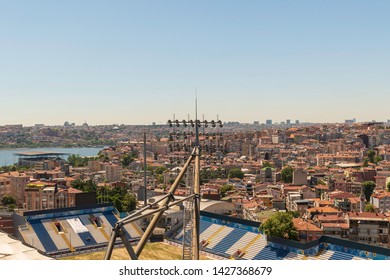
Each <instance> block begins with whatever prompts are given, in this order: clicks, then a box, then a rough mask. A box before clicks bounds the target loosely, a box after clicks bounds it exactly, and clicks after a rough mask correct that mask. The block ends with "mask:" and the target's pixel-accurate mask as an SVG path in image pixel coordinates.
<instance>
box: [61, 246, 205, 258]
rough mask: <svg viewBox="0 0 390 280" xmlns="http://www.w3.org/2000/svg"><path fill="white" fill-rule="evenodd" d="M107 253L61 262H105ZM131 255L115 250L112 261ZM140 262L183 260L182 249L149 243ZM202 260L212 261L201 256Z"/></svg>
mask: <svg viewBox="0 0 390 280" xmlns="http://www.w3.org/2000/svg"><path fill="white" fill-rule="evenodd" d="M134 248H135V247H134ZM105 253H106V251H100V252H93V253H88V254H81V255H76V256H71V257H65V258H61V259H60V260H103V258H104V255H105ZM129 259H130V257H129V254H128V253H127V250H126V249H125V248H115V249H114V251H113V252H112V256H111V260H129ZM139 259H140V260H181V259H182V248H181V247H176V246H173V245H169V244H166V243H160V242H155V243H147V244H146V246H145V248H144V249H143V251H142V254H141V255H140V258H139ZM200 259H201V260H210V259H211V258H208V257H206V256H203V255H201V256H200Z"/></svg>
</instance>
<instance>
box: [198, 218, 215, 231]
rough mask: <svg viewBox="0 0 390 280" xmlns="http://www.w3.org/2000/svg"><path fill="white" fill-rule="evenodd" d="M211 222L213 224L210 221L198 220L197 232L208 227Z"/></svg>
mask: <svg viewBox="0 0 390 280" xmlns="http://www.w3.org/2000/svg"><path fill="white" fill-rule="evenodd" d="M212 224H213V223H210V222H206V221H202V220H200V225H199V234H201V233H202V232H204V231H205V230H206V229H208V228H209V227H210V226H211V225H212Z"/></svg>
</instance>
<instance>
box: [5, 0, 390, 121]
mask: <svg viewBox="0 0 390 280" xmlns="http://www.w3.org/2000/svg"><path fill="white" fill-rule="evenodd" d="M389 11H390V1H387V0H386V1H379V0H376V1H369V0H367V1H358V0H354V1H339V0H333V1H332V0H326V1H325V0H324V1H316V0H307V1H298V0H291V1H274V0H268V1H261V0H252V1H249V0H248V1H226V0H221V1H217V0H206V1H203V0H196V1H195V0H193V1H185V0H178V1H170V0H161V1H146V0H145V1H141V0H138V1H130V0H127V1H97V0H93V1H83V0H78V1H71V0H67V1H39V0H35V1H31V0H26V1H1V0H0V96H1V99H0V104H1V106H0V108H1V110H0V124H10V123H23V124H25V125H32V124H35V123H45V124H63V123H64V121H66V120H67V121H70V122H75V123H77V124H81V123H83V122H84V121H87V122H88V123H90V124H112V123H119V124H121V123H124V124H150V123H151V122H157V123H160V122H161V123H165V122H166V120H167V119H169V118H172V115H173V114H174V113H175V114H176V116H177V118H180V119H182V118H186V117H187V114H190V115H191V116H192V117H193V115H194V99H195V88H197V92H198V101H199V112H200V114H205V117H206V118H207V119H212V118H216V115H217V114H219V115H220V118H221V119H222V120H224V121H240V122H253V121H254V120H259V121H260V122H265V120H266V119H273V120H274V121H282V120H285V119H291V120H295V119H299V120H301V121H320V122H340V121H344V120H345V119H351V118H354V117H355V118H357V120H358V121H363V120H374V119H375V120H387V119H390V113H389V103H390V102H389V101H390V16H389Z"/></svg>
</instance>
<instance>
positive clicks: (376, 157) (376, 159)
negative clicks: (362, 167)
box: [373, 156, 383, 164]
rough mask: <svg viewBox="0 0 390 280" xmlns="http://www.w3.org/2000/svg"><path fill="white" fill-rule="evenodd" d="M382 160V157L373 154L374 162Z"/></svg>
mask: <svg viewBox="0 0 390 280" xmlns="http://www.w3.org/2000/svg"><path fill="white" fill-rule="evenodd" d="M382 160H383V159H382V157H381V156H375V157H374V160H373V161H374V163H375V164H378V163H379V162H380V161H382Z"/></svg>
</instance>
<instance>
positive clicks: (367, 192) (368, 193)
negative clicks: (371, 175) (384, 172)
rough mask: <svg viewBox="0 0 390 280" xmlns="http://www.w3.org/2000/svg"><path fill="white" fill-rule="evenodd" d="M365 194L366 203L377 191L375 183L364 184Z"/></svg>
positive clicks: (366, 182) (367, 182)
mask: <svg viewBox="0 0 390 280" xmlns="http://www.w3.org/2000/svg"><path fill="white" fill-rule="evenodd" d="M362 188H363V193H364V196H365V197H366V201H370V197H371V195H372V193H373V192H374V189H375V182H373V181H365V182H363V183H362Z"/></svg>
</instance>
